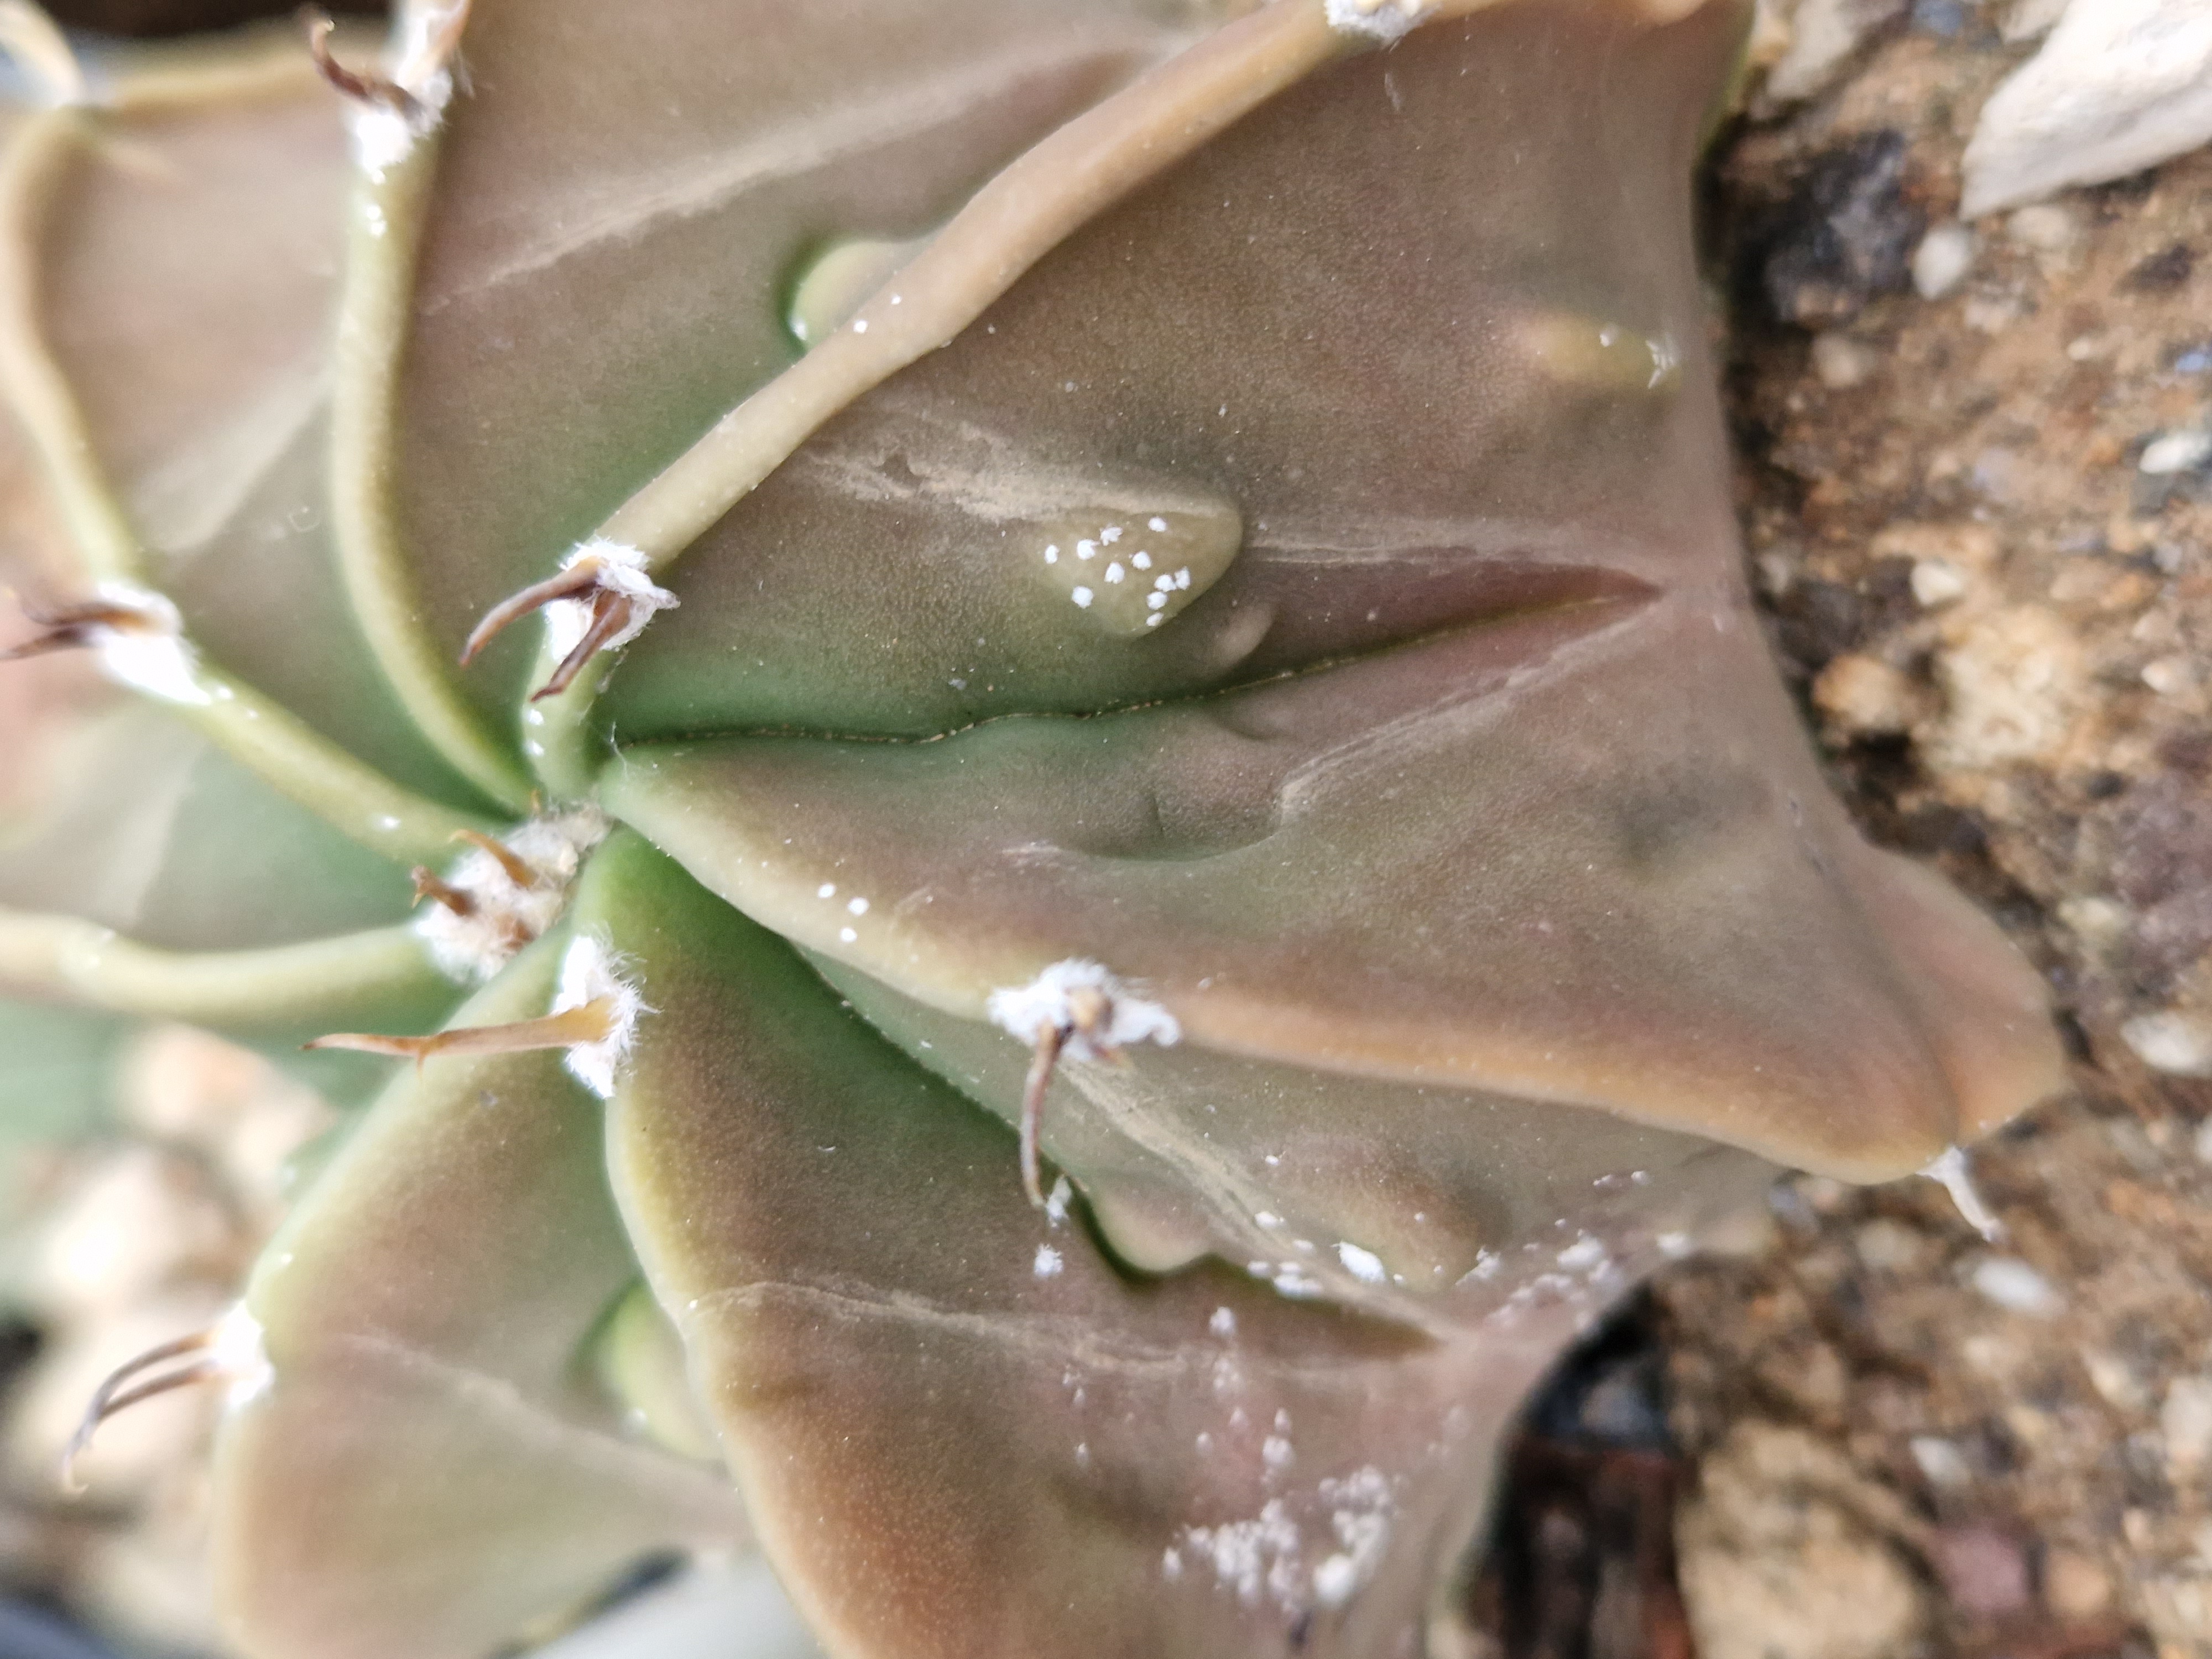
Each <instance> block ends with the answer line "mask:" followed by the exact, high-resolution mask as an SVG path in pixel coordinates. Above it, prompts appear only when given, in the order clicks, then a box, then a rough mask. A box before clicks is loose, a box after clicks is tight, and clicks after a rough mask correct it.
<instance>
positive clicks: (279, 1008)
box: [0, 908, 449, 1028]
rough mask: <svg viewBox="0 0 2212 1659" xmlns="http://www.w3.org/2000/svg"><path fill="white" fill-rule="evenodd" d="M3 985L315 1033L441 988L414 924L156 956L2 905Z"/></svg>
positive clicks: (71, 920) (86, 927)
mask: <svg viewBox="0 0 2212 1659" xmlns="http://www.w3.org/2000/svg"><path fill="white" fill-rule="evenodd" d="M0 986H5V987H7V988H8V990H9V993H10V994H15V993H17V992H29V993H31V994H46V995H57V996H65V997H68V998H70V999H71V1000H75V1001H78V1002H82V1003H87V1004H89V1005H91V1006H94V1007H96V1008H105V1009H107V1010H110V1011H111V1012H115V1013H121V1014H135V1015H137V1016H139V1017H140V1018H148V1019H181V1020H187V1021H193V1022H197V1023H199V1024H210V1025H216V1026H222V1027H232V1028H235V1027H238V1026H254V1027H264V1028H265V1027H282V1026H295V1025H296V1026H301V1027H307V1028H313V1027H316V1026H319V1025H326V1024H328V1023H329V1022H330V1021H331V1019H332V1018H337V1017H340V1015H341V1011H342V1010H343V1009H346V1008H350V1007H356V1006H361V1005H362V1004H363V1003H365V1002H368V1001H372V1000H376V999H379V998H381V997H384V996H386V995H390V994H395V993H396V994H422V993H429V992H433V991H439V990H445V989H447V988H449V987H447V983H446V981H445V980H444V979H443V978H442V976H441V975H440V974H439V973H438V971H437V970H436V969H435V968H434V967H433V966H432V965H431V964H430V962H429V959H428V957H427V956H426V954H425V953H424V951H423V950H422V941H421V940H420V939H418V938H417V937H416V934H415V933H414V930H413V929H412V928H409V927H380V928H375V929H373V930H371V931H369V932H368V933H347V934H342V935H340V936H338V937H337V938H335V939H313V940H310V941H309V942H307V943H306V944H302V945H275V946H270V947H267V948H264V949H262V950H253V951H161V950H156V949H155V948H153V947H152V946H150V945H142V944H139V943H138V942H137V941H136V940H134V939H125V938H123V937H121V936H119V935H118V934H117V933H115V932H114V931H113V930H112V929H111V928H107V927H100V926H99V925H98V924H96V923H94V922H89V921H83V920H82V919H81V918H79V917H76V916H69V915H43V914H40V913H38V912H34V911H25V910H11V909H4V908H0Z"/></svg>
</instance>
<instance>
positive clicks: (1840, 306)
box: [1754, 128, 1928, 328]
mask: <svg viewBox="0 0 2212 1659" xmlns="http://www.w3.org/2000/svg"><path fill="white" fill-rule="evenodd" d="M1907 173H1908V167H1907V163H1906V147H1905V135H1904V134H1903V133H1901V132H1899V131H1895V130H1894V129H1891V128H1885V129H1883V130H1881V131H1878V132H1869V133H1865V134H1863V135H1862V136H1860V137H1857V138H1854V139H1853V140H1851V142H1850V143H1847V144H1844V145H1843V146H1841V147H1839V148H1838V149H1832V150H1829V151H1826V153H1824V154H1823V155H1820V156H1818V157H1817V158H1815V159H1814V162H1813V164H1812V166H1811V167H1809V168H1808V170H1807V172H1806V173H1805V176H1804V178H1803V179H1802V180H1800V181H1799V183H1798V185H1797V188H1796V190H1795V191H1792V192H1791V193H1790V197H1789V199H1788V200H1787V201H1786V202H1784V203H1783V204H1782V205H1781V206H1780V207H1779V208H1778V209H1777V210H1773V211H1772V212H1771V214H1770V215H1769V216H1767V218H1766V220H1765V223H1764V224H1762V225H1761V226H1760V227H1759V232H1758V234H1757V235H1756V237H1755V239H1754V245H1755V247H1756V250H1757V253H1756V264H1757V269H1758V270H1759V288H1760V289H1761V292H1762V297H1763V298H1764V300H1765V303H1766V306H1767V307H1768V309H1769V310H1771V312H1772V313H1773V314H1774V316H1776V317H1777V318H1778V319H1780V320H1781V321H1783V322H1786V323H1796V324H1797V325H1800V326H1801V327H1805V328H1828V327H1832V326H1833V325H1836V324H1838V323H1841V322H1844V321H1847V320H1849V319H1850V318H1852V317H1855V316H1857V314H1858V313H1859V312H1860V311H1861V310H1862V309H1863V307H1865V305H1866V303H1867V301H1869V300H1870V299H1872V298H1873V297H1874V296H1875V295H1877V294H1888V293H1894V292H1896V291H1898V290H1899V289H1903V288H1904V287H1905V283H1906V282H1907V281H1908V280H1909V277H1910V275H1911V258H1912V250H1913V248H1914V247H1915V246H1917V244H1918V242H1919V240H1920V236H1921V233H1922V232H1923V230H1925V229H1926V228H1927V225H1928V216H1927V215H1926V213H1925V212H1923V210H1922V209H1921V208H1920V206H1919V204H1917V202H1915V201H1914V200H1913V199H1912V198H1911V194H1910V192H1909V191H1908V190H1907V188H1906V183H1907Z"/></svg>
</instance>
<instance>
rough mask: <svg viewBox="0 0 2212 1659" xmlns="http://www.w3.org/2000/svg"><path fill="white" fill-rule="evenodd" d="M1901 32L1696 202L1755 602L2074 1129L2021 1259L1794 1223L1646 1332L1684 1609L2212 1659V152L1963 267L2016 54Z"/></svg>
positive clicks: (2031, 1162)
mask: <svg viewBox="0 0 2212 1659" xmlns="http://www.w3.org/2000/svg"><path fill="white" fill-rule="evenodd" d="M1823 9H1827V10H1833V9H1834V8H1823ZM1887 10H1888V11H1889V12H1891V13H1893V14H1895V15H1894V16H1893V19H1892V21H1889V22H1888V23H1887V25H1886V26H1883V27H1878V28H1876V29H1875V30H1874V31H1873V32H1872V34H1871V36H1870V38H1869V39H1868V40H1866V41H1864V42H1863V45H1862V46H1861V49H1860V51H1859V52H1858V54H1857V57H1856V58H1853V59H1851V60H1850V61H1849V62H1848V63H1847V64H1845V65H1844V66H1843V68H1842V70H1841V72H1840V74H1839V76H1838V78H1836V79H1835V80H1834V81H1833V82H1832V83H1831V84H1830V85H1829V86H1828V87H1827V88H1826V89H1825V90H1823V91H1821V92H1820V94H1818V95H1816V96H1815V97H1814V98H1813V99H1811V100H1808V101H1806V102H1803V103H1801V104H1799V105H1796V106H1793V107H1791V108H1789V109H1787V110H1782V111H1776V110H1766V111H1765V112H1764V114H1765V118H1753V119H1748V120H1747V121H1745V122H1744V123H1743V124H1741V125H1740V126H1739V128H1738V129H1737V130H1736V131H1735V132H1734V133H1733V134H1732V135H1731V136H1730V137H1729V138H1728V139H1727V140H1726V142H1725V143H1724V147H1723V151H1722V153H1721V154H1720V155H1719V156H1718V158H1717V167H1716V168H1715V170H1714V174H1713V179H1712V191H1711V210H1712V223H1713V228H1714V230H1715V232H1716V244H1717V247H1718V249H1719V250H1720V252H1721V256H1722V258H1723V262H1724V263H1723V270H1724V271H1725V273H1726V280H1727V281H1728V283H1729V286H1730V288H1731V289H1732V296H1731V297H1732V300H1733V301H1734V303H1733V306H1732V308H1731V311H1732V319H1733V324H1732V331H1731V344H1730V370H1729V393H1730V398H1731V406H1732V412H1733V416H1734V419H1735V425H1736V439H1737V443H1738V447H1739V453H1740V456H1741V462H1740V487H1741V504H1742V509H1743V515H1744V519H1745V522H1746V525H1747V531H1748V536H1749V543H1750V554H1751V558H1752V561H1753V573H1754V580H1755V581H1756V583H1757V586H1758V587H1759V592H1761V594H1762V596H1763V597H1764V599H1765V601H1766V603H1767V605H1768V608H1769V614H1770V618H1771V624H1772V630H1773V636H1774V640H1775V643H1776V647H1777V651H1778V655H1779V656H1780V658H1781V659H1782V661H1783V664H1784V670H1785V671H1786V672H1787V673H1788V674H1790V676H1791V677H1792V678H1793V680H1794V681H1795V683H1796V684H1797V685H1798V686H1799V687H1800V688H1801V690H1802V693H1803V696H1804V699H1805V703H1806V707H1807V710H1808V717H1809V718H1810V719H1811V720H1813V721H1814V725H1815V726H1816V728H1817V729H1818V731H1819V732H1820V738H1821V742H1822V744H1823V747H1824V750H1825V751H1826V755H1827V757H1828V758H1829V760H1830V762H1831V763H1832V775H1833V777H1834V779H1835V781H1836V782H1837V785H1838V787H1839V788H1840V789H1841V790H1842V791H1843V792H1844V794H1845V795H1846V797H1847V798H1848V799H1850V801H1851V803H1852V805H1853V806H1854V808H1855V810H1856V811H1857V814H1858V816H1859V818H1860V821H1861V822H1862V823H1864V824H1865V825H1866V826H1867V827H1868V829H1869V832H1870V833H1871V834H1873V835H1874V836H1875V837H1876V838H1877V839H1879V840H1881V842H1885V843H1887V844H1888V845H1891V846H1894V847H1898V848H1903V849H1905V850H1906V851H1909V852H1911V853H1913V854H1917V855H1919V856H1921V857H1923V858H1926V859H1929V860H1933V861H1934V862H1936V864H1937V865H1939V866H1941V867H1942V869H1943V870H1944V871H1945V872H1946V873H1948V875H1949V876H1950V877H1951V878H1953V879H1954V880H1955V881H1956V882H1958V883H1959V884H1960V885H1961V886H1962V887H1964V888H1965V889H1966V890H1968V891H1970V892H1972V893H1973V894H1974V895H1975V896H1977V897H1978V898H1979V899H1980V900H1981V901H1982V902H1984V904H1985V905H1987V906H1988V907H1989V908H1990V909H1991V910H1992V911H1993V912H1994V913H1995V914H1996V915H1997V916H1998V917H1999V918H2000V920H2001V921H2002V922H2003V923H2004V925H2005V926H2006V927H2007V929H2008V931H2009V933H2011V935H2012V937H2013V938H2014V939H2015V941H2016V942H2017V943H2018V944H2019V945H2020V946H2021V949H2022V950H2024V951H2026V952H2027V954H2028V955H2029V956H2030V957H2032V958H2033V960H2034V961H2035V962H2036V963H2038V964H2039V966H2040V967H2041V968H2042V969H2044V970H2045V974H2046V975H2047V976H2048V979H2049V981H2050V984H2051V987H2052V991H2053V994H2054V996H2055V998H2056V1000H2057V1006H2058V1007H2059V1008H2060V1010H2061V1014H2062V1019H2063V1024H2064V1026H2065V1029H2066V1032H2067V1035H2068V1037H2069V1042H2070V1043H2071V1045H2072V1048H2073V1050H2074V1053H2075V1060H2076V1064H2075V1084H2076V1093H2075V1095H2074V1097H2071V1098H2069V1099H2065V1100H2061V1101H2056V1102H2053V1103H2050V1104H2049V1105H2047V1106H2045V1108H2044V1109H2040V1110H2039V1111H2036V1112H2034V1113H2033V1114H2031V1115H2029V1116H2028V1117H2027V1119H2026V1120H2024V1121H2021V1122H2020V1123H2018V1124H2017V1125H2015V1127H2012V1128H2011V1129H2010V1130H2008V1132H2006V1133H2003V1134H2002V1135H2000V1136H1999V1137H1998V1138H1997V1139H1996V1140H1995V1141H1994V1142H1992V1143H1990V1144H1989V1145H1987V1146H1984V1147H1982V1148H1980V1149H1978V1151H1977V1152H1976V1153H1975V1155H1974V1159H1973V1170H1974V1176H1975V1179H1976V1182H1978V1186H1979V1188H1980V1191H1981V1193H1982V1194H1983V1195H1984V1198H1985V1199H1986V1200H1988V1202H1989V1204H1990V1206H1991V1208H1992V1209H1994V1211H1995V1212H1996V1216H1997V1218H1998V1219H1999V1220H2000V1221H2001V1222H2002V1227H2003V1236H2002V1237H2001V1238H1997V1239H1995V1240H1985V1239H1984V1238H1983V1237H1980V1236H1978V1234H1977V1232H1976V1231H1975V1230H1974V1229H1973V1228H1972V1227H1971V1226H1969V1225H1966V1222H1965V1221H1964V1220H1963V1219H1962V1218H1961V1216H1960V1212H1959V1211H1958V1209H1957V1208H1956V1207H1955V1206H1954V1205H1953V1204H1952V1202H1951V1200H1949V1198H1948V1196H1947V1195H1946V1194H1945V1193H1944V1192H1943V1191H1942V1189H1941V1188H1938V1187H1937V1186H1936V1184H1935V1183H1934V1182H1925V1181H1917V1182H1908V1183H1905V1184H1903V1185H1900V1186H1897V1187H1892V1188H1881V1189H1877V1190H1874V1191H1865V1192H1853V1191H1849V1190H1846V1189H1844V1188H1840V1187H1838V1186H1836V1185H1835V1184H1833V1183H1832V1182H1820V1181H1812V1180H1800V1181H1798V1182H1794V1183H1791V1184H1790V1185H1788V1186H1786V1187H1784V1188H1782V1189H1781V1190H1780V1191H1779V1192H1778V1194H1777V1195H1776V1200H1775V1203H1774V1206H1773V1210H1774V1216H1773V1225H1771V1229H1770V1230H1769V1231H1768V1232H1767V1235H1766V1237H1765V1238H1764V1239H1762V1240H1754V1241H1751V1242H1750V1247H1749V1248H1748V1249H1747V1253H1745V1254H1742V1255H1739V1256H1736V1257H1735V1258H1734V1259H1717V1260H1713V1259H1709V1260H1706V1261H1700V1262H1698V1263H1694V1264H1690V1265H1686V1266H1685V1267H1681V1268H1679V1269H1677V1270H1675V1271H1674V1272H1673V1273H1669V1274H1668V1276H1667V1277H1666V1278H1664V1279H1662V1281H1661V1282H1660V1283H1659V1284H1658V1285H1656V1288H1655V1291H1654V1295H1653V1300H1652V1305H1651V1307H1650V1310H1648V1314H1647V1317H1648V1319H1649V1321H1650V1323H1651V1325H1652V1326H1653V1327H1654V1328H1656V1331H1657V1334H1658V1340H1659V1342H1660V1344H1661V1346H1662V1349H1663V1352H1664V1355H1665V1370H1666V1381H1667V1385H1668V1390H1667V1391H1668V1400H1669V1402H1670V1404H1669V1410H1668V1422H1669V1426H1670V1427H1671V1429H1672V1431H1673V1434H1674V1440H1675V1443H1676V1445H1677V1447H1678V1449H1679V1451H1680V1455H1682V1457H1683V1458H1684V1459H1685V1460H1686V1462H1687V1464H1688V1466H1689V1468H1688V1471H1687V1478H1686V1480H1684V1481H1683V1483H1682V1492H1683V1495H1682V1497H1681V1498H1680V1502H1679V1505H1678V1507H1677V1511H1676V1513H1677V1522H1678V1524H1677V1531H1676V1540H1675V1542H1676V1546H1677V1549H1678V1552H1679V1555H1680V1587H1681V1593H1682V1598H1683V1601H1684V1604H1685V1606H1686V1613H1687V1620H1688V1623H1689V1626H1690V1628H1691V1631H1692V1633H1693V1634H1694V1637H1695V1638H1696V1639H1697V1644H1698V1650H1699V1652H1700V1653H1702V1654H1703V1655H1704V1656H1705V1659H1887V1656H1893V1655H1897V1656H1903V1655H1912V1654H1926V1655H1931V1656H1939V1655H1972V1656H1990V1659H1995V1656H1997V1655H2012V1656H2017V1659H2061V1656H2067V1655H2081V1656H2089V1655H2095V1654H2108V1653H2109V1654H2121V1653H2126V1654H2130V1655H2136V1654H2140V1655H2143V1656H2149V1655H2153V1654H2154V1655H2156V1656H2158V1659H2181V1656H2192V1655H2205V1654H2212V1504H2209V1503H2208V1490H2207V1479H2208V1470H2212V1296H2208V1285H2212V1207H2209V1206H2208V1200H2212V1082H2208V1081H2206V1080H2204V1078H2205V1076H2208V1075H2212V725H2209V724H2208V721H2207V718H2206V717H2207V712H2208V690H2212V687H2208V682H2209V681H2212V487H2208V480H2207V475H2206V471H2205V467H2206V459H2207V455H2212V442H2208V443H2205V444H2203V445H2201V446H2200V445H2197V444H2195V443H2194V442H2193V441H2192V440H2191V436H2190V435H2191V434H2192V433H2195V432H2199V431H2203V430H2204V429H2206V428H2207V425H2208V419H2212V153H2207V152H2203V151H2200V152H2198V153H2197V154H2195V155H2188V156H2184V157H2182V158H2180V159H2178V160H2176V161H2170V162H2168V163H2167V164H2166V165H2165V166H2163V167H2160V168H2158V169H2156V170H2154V171H2153V172H2151V173H2146V174H2142V175H2139V176H2137V177H2135V178H2132V179H2126V180H2123V181H2121V182H2118V183H2116V184H2112V185H2104V186H2100V187H2098V188H2094V189H2090V190H2085V191H2071V192H2069V193H2067V194H2065V195H2063V196H2062V197H2057V198H2056V199H2054V200H2052V201H2051V202H2049V203H2047V204H2039V205H2036V206H2033V207H2029V208H2026V209H2023V210H2019V211H2016V212H2015V213H2013V214H2010V215H2008V216H1992V217H1991V218H1990V219H1987V220H1984V221H1983V222H1980V223H1978V224H1977V225H1975V226H1973V227H1972V229H1971V231H1970V232H1969V231H1966V230H1962V228H1960V227H1958V226H1957V225H1956V224H1955V223H1954V215H1955V212H1956V209H1957V203H1958V199H1959V191H1960V156H1961V153H1962V151H1963V149H1964V148H1965V144H1966V140H1967V138H1968V137H1969V136H1970V135H1971V134H1972V131H1973V123H1974V120H1975V118H1976V116H1977V114H1978V111H1979V109H1980V107H1981V105H1982V103H1983V101H1984V99H1985V98H1986V97H1987V96H1988V95H1989V94H1990V91H1991V90H1992V89H1993V88H1994V87H1995V86H1996V83H1997V82H1998V81H1999V80H2000V79H2001V78H2002V76H2004V75H2005V74H2006V73H2007V72H2008V71H2009V70H2011V69H2012V68H2013V67H2014V66H2015V64H2018V63H2019V62H2020V61H2021V59H2022V58H2024V57H2025V56H2026V55H2027V52H2028V51H2029V50H2030V47H2029V46H2028V45H2027V43H2019V44H2013V43H2008V42H2006V41H2005V40H2002V37H2001V35H2000V33H1999V31H1998V28H1997V23H1998V22H1999V21H2000V17H1999V13H1998V9H1997V8H1996V7H1994V6H1993V7H1990V8H1989V9H1987V10H1982V9H1976V8H1974V7H1972V6H1966V5H1959V4H1951V3H1930V0H1922V3H1920V4H1918V5H1916V6H1913V7H1911V8H1909V9H1907V8H1905V7H1902V6H1892V7H1889V8H1887ZM1758 108H1759V105H1758V104H1756V103H1755V104H1754V109H1758ZM1969 238H1971V240H1968V239H1969ZM1916 278H1917V279H1919V280H1918V283H1917V285H1916V280H1915V279H1916ZM1923 289H1930V290H1932V291H1933V297H1930V295H1929V294H1928V293H1923V291H1922V290H1923ZM2161 445H2163V447H2160V446H2161ZM2198 450H2202V451H2203V452H2204V453H2198V454H2197V458H2196V459H2195V460H2194V461H2193V463H2191V464H2188V465H2179V466H2176V465H2173V463H2174V462H2175V461H2176V460H2177V459H2179V460H2183V461H2187V460H2188V459H2189V457H2190V455H2191V453H2192V452H2195V451H2198ZM2160 1068H2164V1069H2160ZM2190 1072H2195V1073H2199V1074H2200V1075H2199V1076H2197V1077H2191V1076H2188V1075H2184V1074H2182V1073H2190Z"/></svg>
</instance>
